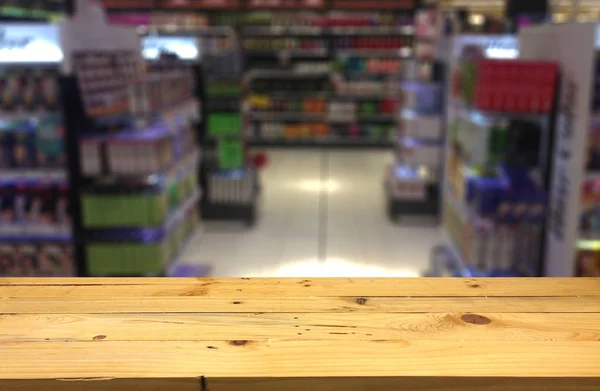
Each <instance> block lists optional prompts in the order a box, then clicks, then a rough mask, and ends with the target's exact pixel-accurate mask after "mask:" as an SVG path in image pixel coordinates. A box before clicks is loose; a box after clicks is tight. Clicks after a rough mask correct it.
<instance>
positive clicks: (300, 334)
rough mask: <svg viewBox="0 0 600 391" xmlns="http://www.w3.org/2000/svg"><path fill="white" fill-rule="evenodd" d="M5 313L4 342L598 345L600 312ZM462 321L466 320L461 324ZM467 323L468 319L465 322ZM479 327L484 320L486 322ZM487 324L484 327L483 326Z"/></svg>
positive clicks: (0, 328)
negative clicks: (473, 320) (98, 338)
mask: <svg viewBox="0 0 600 391" xmlns="http://www.w3.org/2000/svg"><path fill="white" fill-rule="evenodd" d="M469 316H470V315H469V314H463V313H428V314H391V313H390V314H382V313H375V314H369V316H365V315H364V314H358V313H329V314H314V313H295V314H294V313H291V314H287V313H279V314H275V313H265V314H257V313H252V314H227V313H226V314H186V313H165V314H154V313H152V314H120V315H119V316H114V315H112V314H16V315H11V314H4V315H0V341H23V342H27V341H29V342H31V341H55V342H61V341H62V342H67V341H76V342H86V341H92V340H93V339H94V337H96V336H97V335H104V336H105V338H104V340H105V341H189V340H192V341H203V340H219V341H231V340H244V339H246V340H267V339H271V340H335V341H348V340H408V341H428V340H433V341H456V342H459V341H600V314H497V313H493V314H492V313H482V312H479V313H478V316H481V317H483V318H485V319H488V320H489V321H490V324H489V325H487V326H485V325H481V324H473V323H469V318H468V317H469ZM463 317H465V318H464V319H463ZM465 319H466V320H465ZM480 323H481V322H480ZM482 326H485V327H482Z"/></svg>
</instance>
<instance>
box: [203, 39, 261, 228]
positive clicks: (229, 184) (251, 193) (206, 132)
mask: <svg viewBox="0 0 600 391" xmlns="http://www.w3.org/2000/svg"><path fill="white" fill-rule="evenodd" d="M213 29H214V30H213ZM211 30H213V31H216V32H218V34H215V36H213V37H211V38H209V37H207V36H205V37H204V38H203V39H202V53H203V67H204V76H203V82H202V89H201V90H202V95H203V101H204V102H205V105H204V107H203V118H204V120H203V131H202V132H201V133H202V135H203V140H202V144H203V146H204V148H205V150H206V154H205V158H204V160H203V163H202V171H201V183H202V188H203V189H204V193H203V197H202V202H201V208H202V218H203V219H204V220H235V221H243V222H245V223H246V224H247V225H249V226H251V225H253V224H254V223H255V222H256V219H257V213H258V211H257V202H258V173H257V172H256V171H255V169H254V167H252V166H251V165H250V164H249V161H248V160H249V159H248V156H247V151H246V137H245V135H244V132H243V127H244V122H245V118H244V112H243V111H242V104H241V100H242V60H241V58H240V54H239V46H238V42H237V39H236V37H235V35H234V33H233V30H231V29H221V28H218V27H217V28H211Z"/></svg>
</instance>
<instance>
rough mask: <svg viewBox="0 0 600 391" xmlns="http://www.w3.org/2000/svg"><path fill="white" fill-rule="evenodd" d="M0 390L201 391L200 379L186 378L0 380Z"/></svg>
mask: <svg viewBox="0 0 600 391" xmlns="http://www.w3.org/2000/svg"><path fill="white" fill-rule="evenodd" d="M0 389H1V390H2V391H107V390H110V391H202V387H201V380H200V379H198V378H187V379H101V378H89V379H59V380H54V379H52V380H0Z"/></svg>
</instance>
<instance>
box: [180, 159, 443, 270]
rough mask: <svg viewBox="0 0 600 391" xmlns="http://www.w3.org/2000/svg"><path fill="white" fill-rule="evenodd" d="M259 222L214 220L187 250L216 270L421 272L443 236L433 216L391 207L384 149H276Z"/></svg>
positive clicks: (265, 174) (187, 257) (188, 258)
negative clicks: (391, 214) (393, 217)
mask: <svg viewBox="0 0 600 391" xmlns="http://www.w3.org/2000/svg"><path fill="white" fill-rule="evenodd" d="M266 152H267V153H268V156H269V165H268V167H267V168H266V169H264V170H263V171H262V172H261V183H262V193H261V206H260V217H259V220H258V222H257V225H256V226H255V227H254V228H251V229H248V228H245V227H244V226H242V225H241V224H240V225H238V224H232V223H207V224H205V226H204V229H203V231H202V232H199V233H198V234H197V235H196V237H194V239H193V242H192V243H191V244H190V246H189V247H188V250H187V251H186V253H185V254H184V256H183V259H184V261H185V262H186V263H193V264H208V265H210V266H211V267H212V270H211V276H216V277H352V276H354V277H384V276H390V277H413V276H414V277H416V276H419V275H421V273H422V272H423V271H425V269H427V267H428V263H429V252H430V249H431V247H432V246H434V245H436V244H438V243H440V242H441V238H440V236H439V230H438V229H437V227H436V226H435V223H434V222H432V221H431V220H426V219H424V220H422V221H415V220H414V219H412V220H411V221H410V222H408V223H407V222H402V221H401V222H400V223H399V224H393V223H392V222H390V221H389V220H388V218H387V216H386V213H385V201H384V194H383V172H384V167H385V166H386V164H387V163H388V162H390V161H391V154H390V153H389V152H386V151H381V150H373V151H371V150H353V151H321V150H268V151H266Z"/></svg>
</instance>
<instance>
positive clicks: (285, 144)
mask: <svg viewBox="0 0 600 391" xmlns="http://www.w3.org/2000/svg"><path fill="white" fill-rule="evenodd" d="M247 143H248V145H249V146H252V147H263V148H386V149H387V148H391V147H392V146H393V143H392V142H390V141H385V140H374V139H372V138H366V137H347V138H341V137H338V138H320V139H319V138H315V139H285V138H277V139H275V138H274V139H270V138H258V137H256V138H250V139H247Z"/></svg>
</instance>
